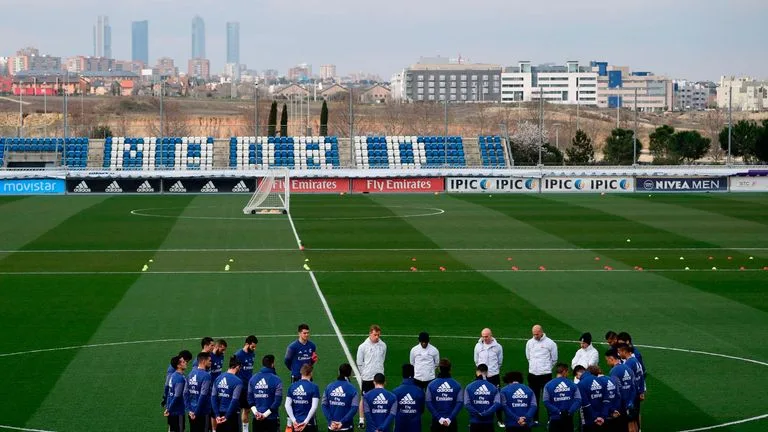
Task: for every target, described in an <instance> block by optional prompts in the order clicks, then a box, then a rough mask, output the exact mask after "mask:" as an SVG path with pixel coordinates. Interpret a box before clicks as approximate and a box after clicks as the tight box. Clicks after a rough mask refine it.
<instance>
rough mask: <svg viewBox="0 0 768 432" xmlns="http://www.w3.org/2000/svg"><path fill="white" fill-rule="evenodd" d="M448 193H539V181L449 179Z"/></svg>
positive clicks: (447, 182)
mask: <svg viewBox="0 0 768 432" xmlns="http://www.w3.org/2000/svg"><path fill="white" fill-rule="evenodd" d="M445 190H446V192H454V193H455V192H458V193H486V192H496V193H538V192H539V179H537V178H533V177H449V178H447V179H446V184H445Z"/></svg>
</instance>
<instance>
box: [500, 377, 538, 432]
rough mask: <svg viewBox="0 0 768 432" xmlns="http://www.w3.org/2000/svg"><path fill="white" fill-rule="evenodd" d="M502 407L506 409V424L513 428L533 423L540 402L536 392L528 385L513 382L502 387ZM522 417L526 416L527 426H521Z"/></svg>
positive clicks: (528, 425)
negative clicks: (537, 400) (537, 399)
mask: <svg viewBox="0 0 768 432" xmlns="http://www.w3.org/2000/svg"><path fill="white" fill-rule="evenodd" d="M499 393H500V398H501V407H502V409H503V410H504V414H505V416H504V420H505V423H504V425H505V426H506V427H511V428H523V427H530V426H531V425H533V416H534V415H535V414H536V408H537V406H538V403H537V402H536V394H535V393H533V390H531V389H530V388H529V387H528V386H526V385H524V384H520V383H512V384H509V385H507V386H506V387H504V388H503V389H501V391H500V392H499ZM520 417H525V424H526V426H520V424H519V423H518V421H519V420H520Z"/></svg>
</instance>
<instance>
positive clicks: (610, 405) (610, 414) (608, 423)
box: [596, 374, 621, 431]
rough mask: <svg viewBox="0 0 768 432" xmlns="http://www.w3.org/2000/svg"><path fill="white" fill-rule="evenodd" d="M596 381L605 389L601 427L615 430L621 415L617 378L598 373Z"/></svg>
mask: <svg viewBox="0 0 768 432" xmlns="http://www.w3.org/2000/svg"><path fill="white" fill-rule="evenodd" d="M596 380H597V382H599V383H600V385H601V386H602V387H603V388H604V389H605V397H606V400H605V414H606V417H605V424H604V425H603V429H604V430H607V431H615V430H617V427H616V425H617V424H618V421H617V420H618V419H619V418H620V417H621V394H620V393H619V386H620V385H621V384H620V383H619V380H618V379H616V378H614V377H609V376H605V375H602V374H598V375H597V378H596Z"/></svg>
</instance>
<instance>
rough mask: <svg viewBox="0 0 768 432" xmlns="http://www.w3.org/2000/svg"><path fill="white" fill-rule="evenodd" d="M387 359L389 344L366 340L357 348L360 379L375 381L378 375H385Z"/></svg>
mask: <svg viewBox="0 0 768 432" xmlns="http://www.w3.org/2000/svg"><path fill="white" fill-rule="evenodd" d="M386 357H387V344H385V343H384V341H383V340H381V339H379V341H378V342H376V343H373V342H371V338H365V340H364V341H363V343H361V344H360V346H359V347H357V368H358V369H360V379H361V380H363V381H373V376H374V375H376V374H377V373H382V374H383V373H384V359H385V358H386Z"/></svg>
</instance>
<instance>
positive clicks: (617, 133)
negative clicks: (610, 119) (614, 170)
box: [603, 128, 643, 165]
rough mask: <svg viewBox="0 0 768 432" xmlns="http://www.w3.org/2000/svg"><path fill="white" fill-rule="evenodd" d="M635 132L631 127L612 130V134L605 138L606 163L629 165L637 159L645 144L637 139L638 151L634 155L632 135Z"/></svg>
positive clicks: (604, 152) (604, 153) (604, 154)
mask: <svg viewBox="0 0 768 432" xmlns="http://www.w3.org/2000/svg"><path fill="white" fill-rule="evenodd" d="M633 134H634V132H633V131H632V130H631V129H621V128H616V129H614V130H612V131H611V136H609V137H608V138H606V139H605V148H604V149H603V156H604V159H605V162H606V163H609V164H613V165H629V164H633V163H634V161H636V160H637V156H638V155H639V154H640V149H641V148H643V146H642V145H641V143H640V140H637V151H636V152H635V154H634V157H633V156H632V149H633V143H632V136H633Z"/></svg>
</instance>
